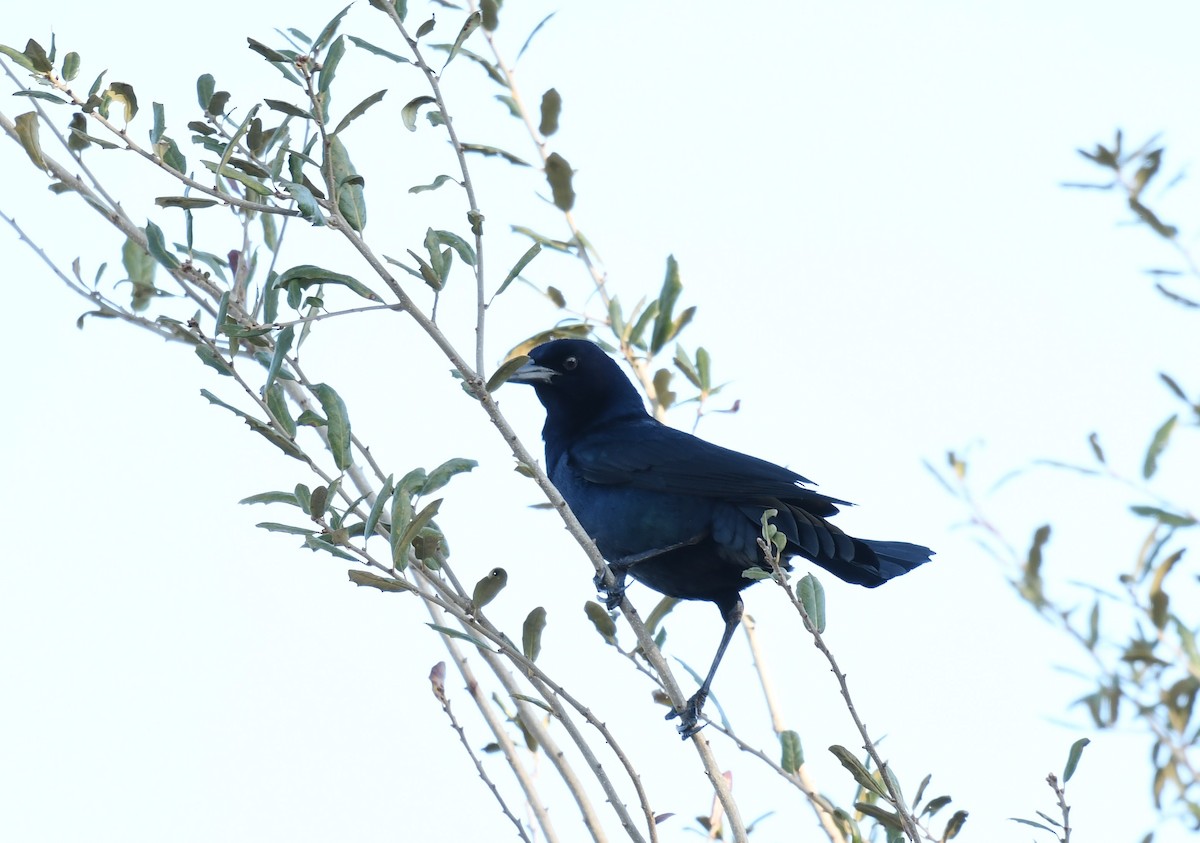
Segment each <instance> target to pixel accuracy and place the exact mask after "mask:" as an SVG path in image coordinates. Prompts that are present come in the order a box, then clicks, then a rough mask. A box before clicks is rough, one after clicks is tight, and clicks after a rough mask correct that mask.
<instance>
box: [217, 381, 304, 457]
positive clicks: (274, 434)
mask: <svg viewBox="0 0 1200 843" xmlns="http://www.w3.org/2000/svg"><path fill="white" fill-rule="evenodd" d="M200 394H201V395H203V396H204V397H205V398H206V399H208V401H209V403H211V404H216V405H217V406H218V407H224V408H225V409H226V410H228V411H229V412H231V413H233V414H234V415H236V416H237V417H238V418H240V419H241V420H242V421H244V422H245V423H246V424H247V426H249V428H250V429H251V430H253V431H254V432H255V433H257V434H258V435H259V436H262V437H263V438H264V439H266V440H267V441H268V442H270V443H271V444H272V445H274V446H275V447H277V448H278V449H279V450H281V451H283V452H284V453H285V454H287V455H288V456H289V457H293V458H295V459H298V460H301V461H303V462H307V461H308V460H307V458H306V457H305V455H304V452H303V451H301V450H300V449H299V448H298V447H296V443H295V442H293V441H292V440H290V439H288V438H287V437H285V436H284V435H283V434H281V433H279V432H278V431H277V430H275V428H273V427H271V426H270V425H269V424H267V423H266V422H263V421H261V420H259V419H256V418H254V417H253V416H251V415H249V414H247V413H244V412H242V411H241V410H239V409H238V408H237V407H234V406H233V405H232V404H226V403H225V402H224V401H222V400H221V399H220V398H218V397H217V396H215V395H213V394H212V393H211V392H209V391H208V390H207V389H202V390H200Z"/></svg>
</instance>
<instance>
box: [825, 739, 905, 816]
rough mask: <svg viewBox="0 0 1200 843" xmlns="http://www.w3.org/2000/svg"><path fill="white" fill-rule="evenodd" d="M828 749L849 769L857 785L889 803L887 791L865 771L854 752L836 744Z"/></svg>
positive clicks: (889, 798)
mask: <svg viewBox="0 0 1200 843" xmlns="http://www.w3.org/2000/svg"><path fill="white" fill-rule="evenodd" d="M829 751H830V752H832V753H833V754H834V756H835V757H836V758H837V760H838V761H840V762H841V763H842V766H843V767H845V768H846V769H847V770H849V771H850V775H851V776H853V777H854V780H855V781H856V782H858V784H859V786H860V787H861V788H862V789H863V790H865V791H867V792H868V793H874V794H875V795H876V796H878V797H879V798H880V799H885V800H887V801H888V802H889V803H890V802H891V797H890V796H888V793H887V791H886V790H884V789H883V786H882V785H880V784H879V782H878V781H877V780H876V779H875V777H874V776H872V775H871V774H870V773H869V772H868V771H867V768H866V767H864V766H863V764H862V762H861V761H859V760H858V758H857V757H856V756H855V755H854V753H852V752H851V751H850V750H848V749H846V747H844V746H838V745H837V744H834V745H833V746H831V747H829Z"/></svg>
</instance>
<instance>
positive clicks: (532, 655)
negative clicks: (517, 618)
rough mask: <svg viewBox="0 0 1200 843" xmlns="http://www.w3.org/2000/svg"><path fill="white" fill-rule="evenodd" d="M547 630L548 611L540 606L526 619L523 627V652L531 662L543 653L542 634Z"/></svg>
mask: <svg viewBox="0 0 1200 843" xmlns="http://www.w3.org/2000/svg"><path fill="white" fill-rule="evenodd" d="M545 629H546V609H545V607H543V606H538V607H537V608H536V609H534V610H533V611H532V612H530V613H529V615H528V616H526V618H525V623H524V624H523V625H522V627H521V652H523V653H524V654H525V658H527V659H529V660H530V661H531V662H535V661H537V658H538V656H539V655H541V653H542V632H543V631H544V630H545Z"/></svg>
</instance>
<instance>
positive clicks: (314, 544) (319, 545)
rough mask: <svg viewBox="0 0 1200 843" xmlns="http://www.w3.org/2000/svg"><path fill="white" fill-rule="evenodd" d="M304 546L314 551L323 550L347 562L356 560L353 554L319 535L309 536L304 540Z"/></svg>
mask: <svg viewBox="0 0 1200 843" xmlns="http://www.w3.org/2000/svg"><path fill="white" fill-rule="evenodd" d="M304 546H305V547H307V548H309V549H310V550H312V551H314V552H316V551H318V550H323V551H325V552H326V553H328V554H330V555H332V556H336V557H337V558H338V559H345V560H346V561H347V562H357V561H358V559H357V558H356V557H355V556H353V555H351V554H349V553H347V552H346V551H344V550H342V549H341V548H340V547H338V546H337V545H336V544H334V543H333V542H331V541H328V540H327V539H323V538H321V537H320V536H309V537H308V538H306V539H305V540H304Z"/></svg>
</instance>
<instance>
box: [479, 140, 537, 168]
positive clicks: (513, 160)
mask: <svg viewBox="0 0 1200 843" xmlns="http://www.w3.org/2000/svg"><path fill="white" fill-rule="evenodd" d="M462 148H463V152H475V153H478V154H479V155H484V156H487V157H489V158H490V157H492V156H493V155H499V156H500V157H501V158H503V159H504V160H505V161H507V162H509V163H510V164H516V165H517V166H518V167H528V166H529V162H527V161H522V160H521V159H520V158H518V157H517V156H515V155H513V154H512V153H511V152H505V151H504V150H503V149H497V148H496V147H494V146H487V145H485V144H481V143H464V144H462Z"/></svg>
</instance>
